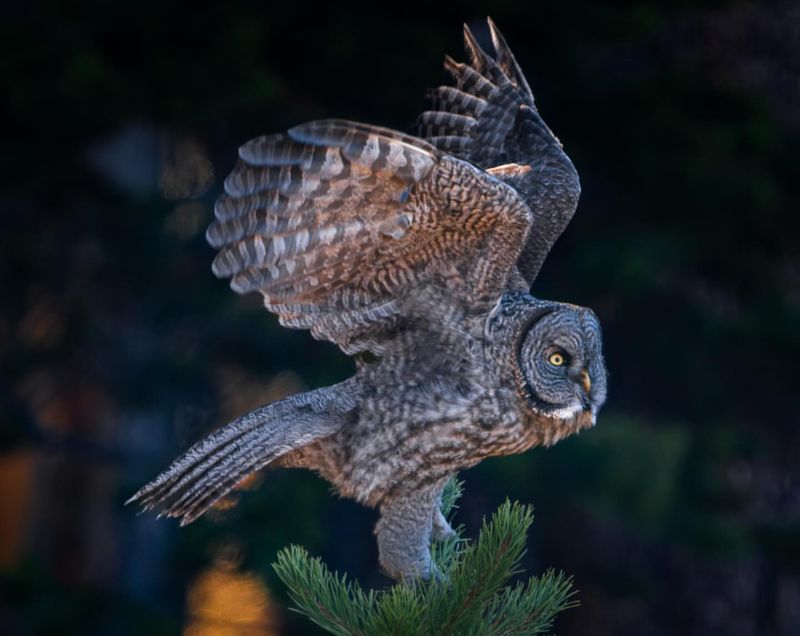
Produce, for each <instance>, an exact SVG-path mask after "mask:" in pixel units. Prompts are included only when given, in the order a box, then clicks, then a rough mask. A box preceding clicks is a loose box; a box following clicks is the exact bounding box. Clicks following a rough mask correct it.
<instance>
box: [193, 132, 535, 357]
mask: <svg viewBox="0 0 800 636" xmlns="http://www.w3.org/2000/svg"><path fill="white" fill-rule="evenodd" d="M215 217H216V220H215V222H214V223H212V224H211V226H210V227H209V228H208V231H207V234H206V236H207V239H208V242H209V243H210V244H211V245H212V246H213V247H215V248H218V249H219V252H218V254H217V256H216V258H215V259H214V263H213V266H212V268H213V271H214V273H215V274H216V275H217V276H218V277H230V279H231V287H232V289H233V290H234V291H236V292H238V293H246V292H250V291H259V292H260V293H261V294H262V295H263V297H264V302H265V305H266V306H267V308H268V309H270V310H271V311H273V312H275V313H277V314H278V316H279V319H280V321H281V323H282V324H283V325H285V326H289V327H298V328H307V329H310V330H311V332H312V334H313V335H314V336H315V337H317V338H321V339H328V340H331V341H333V342H335V343H337V344H338V345H339V346H340V347H341V348H342V349H343V350H345V351H346V352H348V353H354V352H356V351H359V350H362V349H363V348H373V347H374V346H377V345H376V344H375V343H378V342H380V338H381V336H382V334H385V333H387V332H388V331H390V330H392V329H396V328H397V327H398V326H399V325H401V324H402V322H403V320H405V319H407V318H409V315H410V314H411V313H415V312H416V313H417V314H419V313H420V311H421V310H420V308H419V307H417V308H414V307H413V303H414V297H415V296H414V293H413V291H414V289H415V287H417V286H420V285H428V286H437V287H438V288H439V289H440V291H441V295H442V298H443V302H452V303H459V304H464V305H471V306H473V308H474V309H475V310H476V311H478V310H481V309H482V308H483V306H484V305H486V304H487V303H493V302H494V301H495V300H496V299H497V298H498V297H499V296H500V294H502V292H503V291H504V289H505V285H506V281H507V280H508V277H509V275H510V272H511V270H512V269H513V267H514V262H515V260H516V257H517V255H518V254H519V251H520V250H521V248H522V245H523V242H524V240H525V236H526V235H527V231H528V227H529V224H530V211H529V210H528V208H527V206H526V205H525V203H524V202H523V201H522V200H521V199H520V198H519V196H518V195H517V193H516V192H515V191H514V190H513V189H512V188H510V187H509V186H507V185H506V184H504V183H502V182H501V181H499V180H497V179H495V178H494V177H493V176H491V175H489V174H487V173H485V172H483V171H481V170H479V169H477V168H476V167H475V166H473V165H471V164H469V163H468V162H465V161H461V160H459V159H456V158H454V157H450V156H448V155H446V154H443V153H442V152H441V151H439V150H438V149H437V148H436V147H435V146H434V145H433V144H431V143H428V142H426V141H423V140H421V139H418V138H416V137H412V136H410V135H405V134H403V133H399V132H396V131H393V130H389V129H386V128H379V127H375V126H368V125H366V124H360V123H356V122H349V121H344V120H322V121H314V122H309V123H306V124H302V125H300V126H296V127H294V128H291V129H290V130H288V131H287V132H286V133H280V134H276V135H267V136H263V137H258V138H256V139H253V140H252V141H250V142H248V143H246V144H244V145H243V146H242V147H241V148H240V150H239V163H238V164H237V166H236V168H235V169H234V171H233V172H232V173H231V174H230V176H229V177H228V178H227V179H226V180H225V194H223V195H222V196H221V197H220V199H219V200H218V201H217V204H216V206H215ZM422 313H424V309H423V310H422Z"/></svg>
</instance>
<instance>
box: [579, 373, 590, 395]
mask: <svg viewBox="0 0 800 636" xmlns="http://www.w3.org/2000/svg"><path fill="white" fill-rule="evenodd" d="M581 384H582V385H583V390H584V391H586V395H589V391H591V390H592V379H591V378H590V377H589V371H588V370H587V369H581Z"/></svg>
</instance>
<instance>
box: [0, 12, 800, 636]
mask: <svg viewBox="0 0 800 636" xmlns="http://www.w3.org/2000/svg"><path fill="white" fill-rule="evenodd" d="M3 13H4V14H5V15H4V16H3V19H2V20H0V82H2V121H3V122H4V123H5V124H7V126H6V132H5V133H3V136H2V145H1V146H0V147H1V148H2V152H1V153H0V155H1V156H0V161H2V166H1V167H2V169H1V170H0V175H2V176H1V177H0V178H2V180H3V187H2V194H1V195H0V206H1V207H0V209H1V210H2V217H1V218H0V221H1V223H2V225H1V226H0V443H2V448H1V449H0V632H2V633H3V634H9V635H16V634H20V635H28V634H30V635H34V634H59V635H62V636H66V635H69V634H80V635H86V634H89V635H94V634H97V635H101V634H103V635H105V634H123V635H125V634H131V635H133V634H147V635H148V636H156V635H160V634H164V635H166V634H178V633H184V634H187V635H191V636H198V635H202V636H208V635H216V636H223V635H229V634H231V635H233V634H242V635H244V634H248V635H255V634H263V633H272V632H277V633H281V634H305V633H309V634H311V633H318V632H316V631H314V628H313V627H311V626H310V624H308V623H306V622H305V621H304V620H303V619H302V618H300V617H298V616H297V615H295V614H293V613H291V612H289V611H288V610H287V607H288V603H287V599H286V597H285V591H284V590H283V588H282V586H281V584H280V582H279V581H277V579H276V577H275V575H274V574H273V572H272V570H271V568H270V563H271V562H272V561H273V559H274V558H275V553H276V551H277V550H278V549H279V548H280V547H282V546H284V545H287V544H288V543H290V542H296V543H299V544H301V545H304V546H306V547H307V548H308V549H309V550H310V551H311V552H312V553H314V554H318V555H321V556H322V557H323V558H324V560H325V561H326V562H327V563H328V564H329V565H330V566H331V567H334V568H337V569H339V570H340V571H347V572H349V573H350V574H351V575H353V576H355V577H356V578H358V579H360V580H361V581H362V582H363V583H364V584H366V585H369V586H383V585H386V583H387V581H386V579H385V578H383V577H382V576H381V575H380V574H379V573H378V571H377V565H376V558H377V555H376V547H375V542H374V539H373V537H372V534H371V533H372V524H373V523H374V521H375V516H376V515H375V513H374V512H373V511H370V510H367V509H364V508H362V507H360V506H358V505H357V504H354V503H352V502H349V501H342V500H339V499H337V498H336V497H334V496H331V495H330V493H329V491H328V487H327V485H326V484H325V483H324V482H322V481H321V480H319V479H318V478H316V477H315V476H313V475H311V474H308V473H305V472H300V471H274V472H268V473H267V474H265V475H263V476H262V477H261V479H260V484H258V485H259V487H258V488H257V489H252V490H251V491H249V492H246V493H244V494H243V495H242V496H241V501H240V504H239V505H238V506H237V507H236V508H234V509H231V510H228V511H222V512H217V513H215V514H213V515H212V516H211V518H209V519H204V520H202V521H200V522H199V523H197V524H194V525H192V526H190V527H188V528H184V529H179V528H177V526H176V524H175V523H174V522H172V521H167V520H160V521H156V520H155V518H154V517H152V516H150V515H143V516H136V510H133V509H130V508H125V507H123V502H124V500H125V499H126V498H127V497H128V496H130V494H132V493H133V492H134V491H135V489H136V488H137V487H138V486H139V485H141V484H142V483H143V482H144V481H146V480H147V479H149V478H150V477H152V476H153V475H154V474H155V473H156V472H157V471H158V470H159V469H161V468H162V467H163V466H164V465H165V464H166V463H167V462H168V461H169V459H171V458H172V456H173V455H174V454H175V453H177V452H178V451H179V450H180V449H181V448H183V447H185V446H186V445H187V444H188V443H189V442H190V441H192V440H193V439H195V438H196V437H197V436H198V435H200V434H202V433H203V432H204V431H206V430H208V429H209V428H212V427H214V426H216V425H219V424H221V423H223V422H224V421H227V419H230V418H232V417H234V416H236V415H239V414H241V413H242V412H244V411H245V410H246V409H249V408H251V407H253V406H255V405H257V404H260V403H263V402H265V401H268V400H273V399H276V398H277V397H280V396H281V395H283V394H285V393H287V392H293V391H296V390H302V389H304V388H307V387H317V386H321V385H325V384H329V383H332V382H335V381H338V380H340V379H343V378H345V377H346V376H347V375H348V374H349V373H350V372H351V370H352V365H351V362H350V361H349V360H348V359H347V358H346V357H345V356H344V355H342V354H340V353H339V352H338V350H337V349H336V348H335V347H334V346H332V345H329V344H326V343H320V342H316V341H314V340H312V338H311V337H310V336H309V335H308V334H307V333H305V332H298V331H289V330H285V329H281V328H280V327H279V326H278V324H277V321H276V320H275V318H274V317H273V316H271V315H269V314H268V313H267V312H265V311H264V310H263V309H261V308H260V302H259V299H258V298H257V297H255V296H251V297H245V298H239V297H236V296H235V295H234V294H232V293H231V292H230V291H229V290H228V288H227V284H226V283H225V282H223V281H217V280H216V279H215V278H214V277H213V276H212V274H211V272H210V263H211V259H212V255H213V253H212V250H211V249H210V248H209V247H208V246H207V245H206V244H205V241H204V238H203V233H204V229H205V226H206V225H207V224H208V222H209V220H210V219H211V216H212V212H211V207H212V204H213V200H214V198H215V196H216V195H217V194H218V193H219V192H220V189H221V180H222V178H223V177H224V176H225V174H226V173H227V172H228V171H229V170H230V169H231V168H232V166H233V163H234V160H235V156H236V147H237V146H238V145H239V144H241V143H242V142H244V141H246V140H247V139H249V138H251V137H253V136H256V135H258V134H262V133H266V132H273V131H278V130H281V129H283V128H285V127H287V126H290V125H292V124H295V123H298V122H301V121H303V120H307V119H311V118H317V117H328V116H340V117H347V118H351V119H359V120H364V121H368V122H372V123H377V124H382V125H387V126H392V127H397V128H400V129H407V128H408V127H409V126H410V125H411V124H412V123H413V120H414V119H415V117H416V114H417V113H418V112H420V111H421V110H422V109H423V108H424V106H425V103H424V99H423V94H424V91H425V89H426V88H428V87H432V86H435V85H437V84H439V83H441V82H442V80H443V79H444V76H443V72H442V71H441V59H442V56H443V55H444V53H445V52H449V53H451V54H454V55H456V56H458V57H462V53H461V23H462V21H467V22H468V23H469V24H471V25H473V26H475V27H476V29H477V30H478V32H479V34H480V35H481V36H484V35H485V30H482V29H484V27H483V26H482V25H483V22H482V20H483V17H484V16H485V15H486V14H487V13H491V15H492V16H493V17H494V18H495V20H496V22H497V23H498V25H499V26H500V28H501V29H502V30H503V31H504V33H505V35H506V37H507V39H508V40H509V42H510V44H511V46H512V49H513V50H514V51H515V53H516V55H517V57H518V59H519V61H520V63H521V65H522V67H523V69H524V70H525V71H526V73H527V76H528V79H529V81H530V83H531V85H532V86H533V87H534V90H535V92H536V95H537V101H538V105H539V108H540V110H541V112H542V114H543V115H544V117H545V118H546V119H547V121H548V122H549V124H550V125H551V127H552V128H553V129H554V130H555V131H556V132H557V134H558V135H559V136H560V138H561V140H562V141H563V142H564V145H565V148H566V149H567V151H568V152H569V153H570V155H571V156H572V158H573V160H574V162H575V164H576V166H577V167H578V170H579V172H580V174H581V179H582V183H583V195H582V199H581V204H580V207H579V212H578V214H577V215H576V217H575V220H574V221H573V223H572V224H571V226H570V227H569V229H568V231H567V232H566V233H565V235H564V237H563V238H562V239H561V240H560V241H559V243H558V244H557V246H556V249H555V250H554V252H553V253H552V255H551V256H550V258H549V260H548V262H547V263H546V265H545V267H544V269H543V271H542V274H541V276H540V278H539V280H538V281H537V282H536V285H535V288H534V293H535V294H537V295H540V296H543V297H547V298H553V299H558V300H566V301H572V302H576V303H580V304H583V305H588V306H590V307H592V308H594V309H595V311H596V312H597V314H598V315H599V316H600V319H601V321H602V323H603V325H604V328H605V350H606V357H607V364H608V368H609V371H610V380H609V400H608V403H607V406H606V407H605V409H604V411H603V412H602V414H601V416H600V419H599V423H598V426H597V428H596V429H594V430H592V431H589V432H586V433H584V434H582V435H580V436H579V437H575V438H572V439H569V440H566V441H564V442H562V443H560V444H559V445H558V446H557V447H555V448H553V449H551V450H534V451H532V452H529V453H527V454H525V455H521V456H516V457H510V458H501V459H496V460H491V461H487V462H485V463H484V464H482V465H481V466H479V467H478V468H476V469H474V470H471V471H469V472H467V473H465V474H464V475H462V477H463V478H464V479H465V480H466V484H467V486H466V494H465V495H464V497H463V499H462V501H461V509H460V511H459V513H458V517H457V519H458V521H460V522H463V523H465V524H466V526H467V528H468V533H469V534H471V535H473V536H474V534H475V533H476V531H477V529H478V527H479V525H480V519H481V517H482V516H483V515H485V514H489V513H490V512H491V511H493V510H494V508H495V507H496V506H497V505H498V504H499V503H500V502H501V501H502V500H503V499H504V498H505V497H506V496H508V497H511V498H513V499H519V500H521V501H524V502H532V503H534V504H535V506H536V513H537V517H536V522H535V524H534V529H533V532H532V534H531V536H530V539H529V545H528V547H529V553H528V556H527V557H526V567H527V568H528V571H529V572H533V573H536V572H540V571H542V570H543V569H544V568H545V567H548V566H555V567H557V568H562V569H564V570H565V571H567V572H569V573H571V574H572V575H574V577H575V583H576V586H577V588H579V590H580V597H579V598H580V601H581V603H582V605H581V607H580V608H579V609H575V610H571V611H569V612H567V613H566V614H564V615H563V616H562V617H561V619H560V620H559V623H558V624H557V629H558V632H559V633H560V634H562V635H578V634H581V635H582V634H593V635H601V636H604V635H613V634H644V635H658V636H661V635H667V634H703V635H706V636H713V635H717V634H719V635H726V636H738V635H742V636H745V635H748V636H749V635H759V636H763V635H778V634H780V635H790V634H795V635H796V634H800V452H799V451H800V427H798V423H799V422H798V419H799V418H798V415H797V397H798V389H797V383H798V380H800V373H798V365H800V328H798V327H800V320H799V319H800V249H798V248H800V245H799V244H800V232H798V230H800V222H798V203H800V160H799V159H798V156H800V135H798V125H799V124H800V79H799V78H800V5H798V3H796V2H759V3H756V2H732V1H723V0H717V1H706V2H688V1H683V2H674V1H669V2H667V1H666V0H665V1H663V2H656V1H650V2H632V3H607V4H605V3H599V2H595V1H594V0H566V1H559V2H549V3H543V2H524V3H523V2H519V3H515V2H494V3H480V2H472V3H467V4H464V5H452V6H448V7H446V8H445V7H442V8H441V9H440V10H436V9H435V7H434V6H433V4H432V3H429V6H428V7H427V9H426V10H422V9H421V8H419V9H417V8H414V10H410V8H405V9H404V8H403V7H402V6H398V5H397V3H387V4H386V7H385V8H380V7H379V6H378V4H377V3H376V4H375V6H372V7H362V8H360V9H355V8H350V9H346V8H343V7H342V6H337V5H336V4H335V3H328V4H327V5H325V6H312V5H308V4H305V3H302V2H284V3H280V4H278V3H274V4H272V3H267V2H264V3H249V2H243V1H238V2H228V3H218V4H217V5H216V6H215V7H214V8H201V7H200V6H198V5H196V4H186V5H180V4H178V3H175V2H167V1H162V2H159V3H149V2H143V1H138V2H114V3H106V2H85V3H80V4H78V3H70V4H67V3H63V4H62V3H55V2H53V3H35V4H30V5H28V6H27V8H24V9H23V8H20V7H17V8H12V7H6V8H5V9H4V12H3ZM462 59H463V57H462Z"/></svg>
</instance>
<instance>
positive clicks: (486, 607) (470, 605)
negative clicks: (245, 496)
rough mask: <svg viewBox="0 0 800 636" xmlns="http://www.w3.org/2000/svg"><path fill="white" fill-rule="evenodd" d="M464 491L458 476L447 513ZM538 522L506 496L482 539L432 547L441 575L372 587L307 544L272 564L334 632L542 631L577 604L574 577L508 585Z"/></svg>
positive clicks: (297, 598) (300, 607)
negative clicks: (333, 567) (334, 569)
mask: <svg viewBox="0 0 800 636" xmlns="http://www.w3.org/2000/svg"><path fill="white" fill-rule="evenodd" d="M460 495H461V483H460V482H458V481H457V480H455V479H453V480H451V481H450V482H449V483H448V485H447V487H446V488H445V491H444V493H443V495H442V511H443V513H444V514H445V515H446V516H448V515H449V514H450V513H451V512H452V510H454V509H455V507H456V501H457V500H458V498H459V497H460ZM532 523H533V510H532V508H531V507H530V506H523V505H520V504H518V503H511V502H509V501H506V502H505V503H503V505H501V506H500V508H498V509H497V511H496V512H495V513H494V515H492V518H491V520H489V521H487V520H485V519H484V522H483V526H482V528H481V532H480V535H479V536H478V540H477V541H476V542H474V543H473V542H469V541H466V540H465V539H462V538H461V536H460V535H461V529H460V528H459V529H457V534H458V536H456V537H452V538H450V539H447V540H445V541H442V542H437V543H435V544H434V545H433V546H432V556H433V560H434V563H435V564H436V566H437V567H438V568H439V572H441V574H442V576H441V578H440V580H432V581H427V582H426V581H412V582H405V583H399V584H397V585H395V586H393V587H391V588H389V589H388V590H385V591H380V592H375V591H369V592H365V591H364V590H363V589H362V588H361V586H360V585H359V584H358V583H357V582H354V581H349V580H347V577H346V576H339V575H338V574H336V573H331V572H330V571H329V570H328V569H327V567H325V565H324V564H323V563H322V561H320V559H318V558H314V557H311V556H310V555H309V554H308V553H307V552H306V551H305V550H304V549H303V548H300V547H298V546H289V547H288V548H284V549H283V550H281V551H280V552H279V553H278V558H277V562H276V563H275V564H273V567H274V568H275V571H276V572H277V574H278V576H279V577H280V579H281V580H282V581H283V582H284V583H285V584H286V586H287V588H288V590H289V595H290V596H291V598H292V601H293V602H294V604H295V605H296V611H299V612H300V613H302V614H305V615H306V616H307V617H308V618H310V619H311V620H312V621H314V622H315V623H316V624H317V625H319V626H320V627H322V628H323V629H325V630H327V631H329V632H330V633H332V634H338V635H341V636H344V635H351V634H353V635H355V634H358V635H363V636H373V635H375V636H377V635H379V634H380V635H386V634H388V635H397V636H403V635H405V634H437V635H438V634H474V635H475V636H478V635H484V634H503V635H512V634H514V635H516V634H541V633H545V632H548V631H549V630H551V629H552V626H553V622H554V620H555V618H556V616H557V615H558V614H559V613H560V612H562V611H564V610H566V609H569V608H571V607H575V606H576V605H577V604H578V603H577V602H576V601H575V598H574V597H575V591H574V590H573V588H572V579H571V578H569V577H567V576H566V575H564V574H563V573H561V572H559V573H556V572H553V571H552V570H550V571H547V572H545V573H544V574H543V575H542V576H541V577H538V578H530V579H528V581H527V582H519V583H516V584H515V585H513V586H509V585H508V583H509V580H510V579H511V578H512V577H513V576H515V575H517V574H519V573H520V572H521V570H520V568H519V562H520V560H521V559H522V557H523V556H524V554H525V540H526V537H527V532H528V529H529V528H530V526H531V524H532Z"/></svg>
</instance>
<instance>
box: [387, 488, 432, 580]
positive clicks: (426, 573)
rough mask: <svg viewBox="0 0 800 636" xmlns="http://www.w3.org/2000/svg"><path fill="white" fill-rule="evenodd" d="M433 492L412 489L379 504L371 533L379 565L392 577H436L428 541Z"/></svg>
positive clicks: (429, 537) (429, 540)
mask: <svg viewBox="0 0 800 636" xmlns="http://www.w3.org/2000/svg"><path fill="white" fill-rule="evenodd" d="M437 495H438V492H437V491H436V490H435V489H430V490H423V491H415V492H413V493H403V494H398V495H395V496H394V497H392V498H391V499H388V500H384V502H383V503H382V504H381V517H380V519H379V520H378V524H377V525H376V526H375V534H376V535H377V537H378V552H379V558H380V563H381V566H382V567H383V569H384V570H385V571H386V573H387V574H389V576H391V577H392V578H395V579H413V578H423V579H429V578H431V577H432V576H433V577H435V576H436V572H435V571H434V570H435V567H434V565H433V562H432V561H431V552H430V544H431V532H432V530H433V518H434V510H438V496H437Z"/></svg>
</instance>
